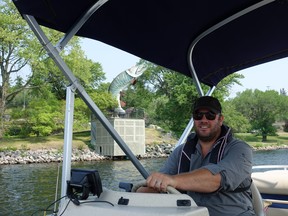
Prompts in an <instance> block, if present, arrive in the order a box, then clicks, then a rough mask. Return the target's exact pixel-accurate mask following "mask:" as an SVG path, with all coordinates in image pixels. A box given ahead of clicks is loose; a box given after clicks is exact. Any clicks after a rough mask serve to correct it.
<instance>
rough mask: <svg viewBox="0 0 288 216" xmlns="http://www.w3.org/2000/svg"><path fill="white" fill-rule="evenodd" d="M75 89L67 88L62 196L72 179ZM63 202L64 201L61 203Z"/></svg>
mask: <svg viewBox="0 0 288 216" xmlns="http://www.w3.org/2000/svg"><path fill="white" fill-rule="evenodd" d="M74 91H75V89H73V88H72V86H68V87H67V88H66V113H65V128H64V146H63V166H62V181H61V197H63V196H65V195H66V190H67V181H68V180H70V172H71V156H72V135H73V118H74V116H73V114H74V99H75V93H74ZM61 204H62V203H61Z"/></svg>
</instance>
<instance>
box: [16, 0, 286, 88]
mask: <svg viewBox="0 0 288 216" xmlns="http://www.w3.org/2000/svg"><path fill="white" fill-rule="evenodd" d="M95 2H96V1H94V0H85V1H78V0H61V1H59V0H38V1H34V0H14V4H15V5H16V7H17V8H18V10H19V11H20V13H21V14H28V15H32V16H34V17H35V18H36V20H37V21H38V23H39V24H40V25H43V26H46V27H49V28H52V29H56V30H59V31H62V32H67V31H68V30H69V29H70V28H71V27H72V26H73V24H74V23H75V22H76V21H77V20H78V19H79V17H81V15H82V14H83V13H84V12H86V11H87V10H88V9H89V8H90V7H91V6H92V5H93V4H94V3H95ZM259 2H260V3H264V4H266V3H267V4H266V5H264V6H262V7H260V8H258V9H256V10H253V11H252V12H249V13H247V14H245V15H243V16H241V17H240V18H237V19H235V20H233V21H232V22H230V23H229V24H227V25H224V26H223V27H220V28H218V29H216V30H215V31H213V32H212V33H210V34H208V35H207V36H205V37H203V39H201V40H200V41H199V42H198V43H197V44H196V45H195V48H194V52H193V55H192V57H191V56H190V55H189V54H188V51H189V48H190V46H191V43H192V42H193V41H194V40H195V39H196V38H197V37H198V36H199V35H201V33H203V32H205V31H206V30H207V29H209V28H211V27H213V26H214V25H216V24H217V23H219V22H221V21H222V20H224V19H226V18H228V17H230V16H232V15H233V14H235V13H237V12H239V11H242V10H243V9H245V8H247V7H250V6H252V5H254V4H256V3H259ZM270 2H271V3H270ZM287 24H288V2H287V1H286V0H278V1H255V0H235V1H231V0H218V1H215V0H206V1H203V0H198V1H197V0H195V1H191V0H181V1H172V0H137V1H135V0H109V1H108V2H107V3H105V4H104V5H103V6H102V7H100V8H99V10H97V11H96V12H95V13H94V14H93V15H92V16H91V18H90V19H89V20H88V21H87V22H86V23H85V24H84V25H83V26H82V28H81V29H80V30H79V31H78V33H77V35H78V36H83V37H87V38H91V39H95V40H98V41H101V42H104V43H106V44H109V45H111V46H114V47H116V48H119V49H122V50H124V51H126V52H129V53H131V54H133V55H136V56H138V57H140V58H143V59H145V60H148V61H151V62H153V63H155V64H158V65H161V66H163V67H166V68H169V69H172V70H174V71H177V72H179V73H182V74H185V75H187V76H191V69H189V63H188V62H189V58H190V57H191V58H192V62H193V65H194V68H195V71H196V73H197V75H198V78H199V80H200V82H202V83H204V84H207V85H209V86H214V85H217V83H218V82H220V81H221V80H222V79H223V78H224V77H226V76H227V75H229V74H231V73H233V72H236V71H239V70H241V69H244V68H248V67H252V66H254V65H257V64H261V63H265V62H268V61H272V60H276V59H279V58H283V57H287V56H288V28H287ZM95 52H97V50H96V51H95ZM187 60H188V61H187Z"/></svg>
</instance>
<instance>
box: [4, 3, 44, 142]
mask: <svg viewBox="0 0 288 216" xmlns="http://www.w3.org/2000/svg"><path fill="white" fill-rule="evenodd" d="M33 42H35V39H33V37H32V36H31V32H30V31H29V30H28V26H27V25H25V21H24V20H23V19H22V18H21V17H20V15H19V14H18V11H17V10H16V8H15V6H14V4H13V3H12V1H8V0H3V1H2V2H1V4H0V72H1V78H0V81H1V83H0V116H1V118H0V121H1V128H0V137H2V133H3V129H4V125H3V119H2V117H3V116H4V115H5V111H6V108H7V105H9V103H11V101H12V100H13V99H14V97H15V96H16V95H17V94H18V93H19V92H21V91H22V90H23V89H25V88H26V87H27V86H28V85H29V83H30V81H31V78H32V76H31V75H29V76H28V77H26V79H25V81H24V79H22V85H19V83H17V79H18V81H19V76H16V74H17V72H19V71H20V70H21V69H23V68H24V67H25V66H27V65H28V63H29V62H30V61H32V60H33V59H34V58H35V57H36V56H39V55H40V53H41V51H40V49H39V50H38V51H37V50H35V46H34V44H33ZM14 78H16V86H17V87H18V88H11V86H12V83H13V79H14Z"/></svg>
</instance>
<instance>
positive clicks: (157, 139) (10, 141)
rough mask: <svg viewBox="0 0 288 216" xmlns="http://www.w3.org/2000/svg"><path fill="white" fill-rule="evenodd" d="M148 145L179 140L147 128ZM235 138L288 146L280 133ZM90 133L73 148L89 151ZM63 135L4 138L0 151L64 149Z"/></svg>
mask: <svg viewBox="0 0 288 216" xmlns="http://www.w3.org/2000/svg"><path fill="white" fill-rule="evenodd" d="M145 136H146V140H145V142H146V145H155V144H161V143H163V142H165V143H170V144H176V143H177V140H176V139H174V138H173V137H169V136H168V137H167V136H165V135H164V134H162V133H161V132H160V131H159V130H156V129H152V128H146V130H145ZM235 136H236V137H237V138H239V139H242V140H244V141H245V142H247V143H248V144H249V145H251V146H252V147H254V148H263V147H270V146H273V147H279V148H280V147H281V146H288V133H283V132H281V133H280V132H279V133H278V136H268V137H267V142H262V137H261V136H256V135H254V134H249V133H237V134H235ZM90 139H91V137H90V131H82V132H75V133H74V134H73V142H72V146H73V148H77V149H87V148H88V146H89V145H90ZM63 143H64V139H63V134H57V135H53V136H48V137H29V138H17V137H10V138H2V139H1V140H0V151H3V150H37V149H59V150H62V149H63Z"/></svg>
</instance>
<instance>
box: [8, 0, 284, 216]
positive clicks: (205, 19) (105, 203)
mask: <svg viewBox="0 0 288 216" xmlns="http://www.w3.org/2000/svg"><path fill="white" fill-rule="evenodd" d="M13 3H14V4H15V6H16V8H17V9H18V11H19V13H20V14H21V16H22V17H23V18H24V19H25V20H26V21H27V23H28V25H29V27H30V28H31V30H32V31H33V32H34V34H35V35H36V37H37V38H38V40H39V42H40V43H41V44H42V46H43V48H44V49H45V50H46V51H47V53H48V54H49V56H50V57H51V58H52V59H53V60H54V62H55V63H56V65H57V66H58V67H59V69H60V70H61V71H62V73H63V74H64V75H65V76H66V78H67V80H68V81H69V82H70V84H71V85H70V86H68V87H67V90H66V113H65V131H64V151H63V168H62V180H61V198H60V200H58V201H60V206H59V208H58V210H57V211H56V212H54V213H53V215H59V216H60V215H63V216H65V215H69V216H74V215H81V214H82V215H92V216H93V215H108V216H110V215H115V214H117V215H125V216H127V215H187V216H188V215H189V216H190V215H191V216H192V215H201V216H208V215H209V213H208V211H207V209H206V208H205V207H201V206H197V205H196V203H195V202H194V201H193V200H192V199H191V197H189V196H187V195H185V194H179V193H178V192H177V191H175V190H173V189H171V190H170V189H169V191H170V192H171V193H169V194H138V193H133V192H130V191H131V190H132V189H133V187H132V186H131V184H127V185H123V186H122V187H123V188H125V191H120V192H119V191H111V190H109V189H106V188H103V187H102V183H101V176H99V174H98V172H97V170H77V169H76V170H75V169H71V143H72V141H71V140H72V131H73V128H72V125H73V124H72V123H73V105H74V96H75V92H76V91H77V94H78V95H79V96H80V97H81V98H82V99H83V101H84V102H85V103H86V104H87V106H88V107H89V108H90V109H91V111H92V113H93V114H94V115H95V116H96V117H97V119H99V121H100V122H101V123H102V124H103V126H104V127H105V128H106V130H107V131H108V132H109V133H110V134H111V136H112V137H113V139H114V140H115V141H116V142H117V143H118V145H119V146H120V148H121V149H122V150H123V152H124V153H125V154H126V155H127V156H128V158H129V159H130V160H131V162H132V163H133V164H134V166H135V167H136V168H137V170H138V171H139V172H140V173H141V175H142V176H143V178H144V179H146V178H147V177H148V176H149V173H148V172H147V171H146V170H145V169H144V167H143V166H142V165H141V163H140V161H139V160H138V159H137V158H136V157H135V155H133V152H132V151H131V150H130V149H129V148H128V146H127V145H126V144H125V142H124V141H123V139H122V138H121V136H119V134H118V133H117V131H116V130H115V129H114V128H113V127H112V125H111V124H110V122H109V121H108V120H107V118H106V117H105V116H104V115H103V113H102V112H101V110H99V108H98V107H97V105H96V104H95V103H94V102H93V101H92V100H91V98H90V97H89V95H88V94H87V93H86V91H85V89H84V88H83V87H82V86H81V84H80V83H79V82H78V80H77V79H76V77H75V76H74V75H73V72H72V71H71V69H70V68H69V67H68V66H67V64H66V63H65V62H64V61H63V59H62V58H61V56H60V52H61V51H62V50H63V48H64V47H65V46H66V45H67V43H68V42H69V41H70V39H71V38H72V37H73V36H75V35H76V36H79V37H85V38H90V39H93V40H98V41H100V42H103V43H105V44H108V45H111V46H114V47H116V48H119V49H121V50H124V51H126V52H128V53H131V54H133V55H135V56H138V57H140V58H142V59H145V60H147V61H150V62H153V63H155V64H157V65H161V66H163V67H165V68H168V69H171V70H174V71H176V72H179V73H182V74H184V75H186V76H188V77H191V78H192V79H193V81H194V83H195V86H196V89H197V91H198V93H199V96H203V95H211V94H212V93H213V92H214V90H215V89H216V88H217V84H218V83H219V82H220V81H221V80H222V79H224V78H225V77H226V76H228V75H230V74H232V73H234V72H237V71H239V70H242V69H246V68H249V67H253V66H256V65H259V64H263V63H266V62H270V61H274V60H277V59H281V58H284V57H287V56H288V40H287V38H288V28H287V23H288V2H287V1H286V0H241V1H229V0H222V1H215V0H206V1H203V0H195V1H191V0H182V1H172V0H157V1H155V0H145V1H143V0H138V1H135V0H122V1H121V0H85V1H76V0H61V1H58V0H45V1H44V0H43V1H34V0H13ZM42 27H47V28H51V29H54V30H57V31H60V32H63V33H64V36H63V38H62V39H61V40H60V41H59V42H58V43H57V44H52V43H51V42H50V40H49V38H47V36H46V35H45V33H44V31H43V29H42ZM202 84H204V85H206V86H208V87H210V88H209V90H208V91H207V92H205V93H204V91H203V88H202ZM192 127H193V119H191V120H190V121H189V123H188V125H187V127H186V129H185V130H184V132H183V134H182V136H181V137H180V139H179V141H178V143H177V145H178V144H180V143H183V142H184V141H185V140H186V138H187V136H188V134H189V132H190V131H191V129H192ZM255 178H256V177H255ZM255 181H256V180H255ZM257 184H258V183H257V182H256V184H255V183H252V186H251V188H252V191H253V203H254V209H255V210H256V214H257V215H259V216H260V215H261V216H262V215H265V212H264V210H265V208H266V206H264V202H263V198H262V197H261V194H260V193H259V190H258V188H257V186H256V185H257ZM131 188H132V189H131ZM261 190H262V189H261ZM75 192H77V193H79V194H80V195H81V196H80V197H81V199H78V198H77V197H74V196H73V194H74V193H75Z"/></svg>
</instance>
